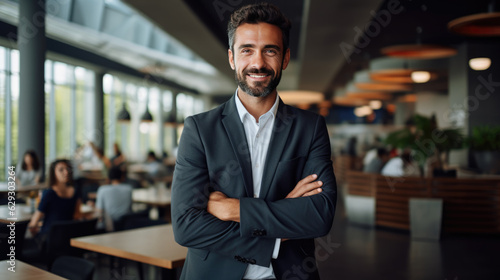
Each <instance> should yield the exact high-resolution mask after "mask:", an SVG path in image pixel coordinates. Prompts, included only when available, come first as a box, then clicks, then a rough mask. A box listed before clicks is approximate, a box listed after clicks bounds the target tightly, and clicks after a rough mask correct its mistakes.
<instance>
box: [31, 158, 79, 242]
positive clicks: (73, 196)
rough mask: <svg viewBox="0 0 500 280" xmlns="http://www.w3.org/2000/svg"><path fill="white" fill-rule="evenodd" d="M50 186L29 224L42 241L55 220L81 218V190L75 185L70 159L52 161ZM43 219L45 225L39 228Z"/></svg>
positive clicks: (33, 232)
mask: <svg viewBox="0 0 500 280" xmlns="http://www.w3.org/2000/svg"><path fill="white" fill-rule="evenodd" d="M48 187H49V188H48V189H47V190H45V191H44V192H43V194H42V198H41V200H40V204H39V205H38V210H37V211H36V212H35V214H34V215H33V217H32V218H31V221H30V223H29V225H28V228H29V230H30V232H31V233H32V234H33V235H34V236H38V237H39V238H40V239H41V240H42V241H43V240H44V239H45V235H46V234H47V233H48V231H49V228H50V226H51V225H52V223H53V222H55V221H69V220H72V219H77V218H80V205H81V200H80V195H79V192H78V191H77V189H76V188H75V187H74V186H73V170H72V167H71V163H70V161H69V160H66V159H59V160H56V161H54V162H52V164H51V165H50V168H49V180H48ZM42 219H43V225H42V227H41V228H39V227H38V224H39V222H40V221H41V220H42Z"/></svg>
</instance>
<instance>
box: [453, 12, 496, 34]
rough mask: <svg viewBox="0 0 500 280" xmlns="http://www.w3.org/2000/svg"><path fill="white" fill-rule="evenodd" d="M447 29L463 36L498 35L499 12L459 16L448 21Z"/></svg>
mask: <svg viewBox="0 0 500 280" xmlns="http://www.w3.org/2000/svg"><path fill="white" fill-rule="evenodd" d="M448 29H449V30H450V31H451V32H454V33H457V34H460V35H465V36H478V37H480V36H483V37H494V36H500V12H492V13H481V14H474V15H468V16H464V17H460V18H457V19H454V20H452V21H450V22H449V23H448Z"/></svg>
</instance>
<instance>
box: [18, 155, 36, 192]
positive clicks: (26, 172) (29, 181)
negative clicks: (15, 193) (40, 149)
mask: <svg viewBox="0 0 500 280" xmlns="http://www.w3.org/2000/svg"><path fill="white" fill-rule="evenodd" d="M41 178H42V167H41V166H40V161H39V160H38V157H37V155H36V153H35V151H33V150H27V151H26V152H25V153H24V155H23V159H22V162H20V163H19V164H18V166H17V168H16V179H17V180H18V185H20V186H33V185H36V184H38V183H40V179H41Z"/></svg>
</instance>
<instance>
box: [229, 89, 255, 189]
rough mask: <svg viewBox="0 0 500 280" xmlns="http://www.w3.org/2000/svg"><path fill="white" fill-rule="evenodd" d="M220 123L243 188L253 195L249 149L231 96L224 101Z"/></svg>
mask: <svg viewBox="0 0 500 280" xmlns="http://www.w3.org/2000/svg"><path fill="white" fill-rule="evenodd" d="M222 115H223V119H222V124H223V125H224V128H225V129H226V133H227V135H228V137H229V141H230V142H231V146H232V148H233V151H234V154H235V155H236V158H237V159H238V163H239V164H240V168H241V172H242V173H243V179H244V181H245V189H246V193H247V196H249V197H253V179H252V164H251V158H250V150H249V149H248V143H247V138H246V136H245V129H244V128H243V124H242V123H241V120H240V116H239V115H238V110H237V109H236V103H235V100H234V95H233V97H232V98H231V99H230V100H229V101H228V102H226V106H225V108H224V111H223V112H222Z"/></svg>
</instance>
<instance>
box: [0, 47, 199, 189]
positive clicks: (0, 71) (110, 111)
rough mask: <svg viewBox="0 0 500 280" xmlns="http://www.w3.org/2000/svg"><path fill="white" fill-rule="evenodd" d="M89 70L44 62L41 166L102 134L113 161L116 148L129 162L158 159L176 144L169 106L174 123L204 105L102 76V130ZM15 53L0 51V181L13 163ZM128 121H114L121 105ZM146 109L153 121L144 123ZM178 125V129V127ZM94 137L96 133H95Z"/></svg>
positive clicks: (130, 80) (188, 96)
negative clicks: (150, 154)
mask: <svg viewBox="0 0 500 280" xmlns="http://www.w3.org/2000/svg"><path fill="white" fill-rule="evenodd" d="M95 79H96V74H95V73H94V71H92V70H90V69H88V68H84V67H81V66H77V65H71V64H67V63H64V62H61V61H54V60H51V59H47V60H46V61H45V128H46V131H45V155H46V157H45V162H44V163H45V165H46V166H47V165H48V164H49V163H50V162H51V161H53V160H54V159H56V158H62V157H65V158H71V157H72V156H73V155H74V152H75V149H76V148H77V147H78V146H79V145H84V144H87V143H88V142H90V141H93V140H95V139H94V138H95V137H96V132H101V131H102V132H103V133H104V137H105V143H104V145H105V146H104V148H105V152H106V155H107V156H109V157H111V156H113V144H114V143H117V144H119V146H120V147H121V149H122V152H123V153H124V154H125V156H126V157H127V158H128V159H129V160H131V161H143V160H144V159H145V156H146V153H147V152H148V151H149V150H152V151H154V152H155V153H156V154H157V155H158V156H161V155H162V152H163V151H166V152H167V153H169V154H172V151H173V150H174V148H175V146H176V145H177V140H178V136H179V135H180V131H181V129H179V131H178V132H177V131H176V130H177V129H176V128H175V127H173V126H171V125H169V122H168V121H170V120H171V119H169V116H170V115H171V113H172V109H173V104H174V102H173V101H175V104H176V106H177V116H176V117H177V121H180V120H182V119H184V118H185V117H188V116H190V115H192V114H196V113H199V112H201V111H203V110H204V109H205V108H204V102H203V100H202V99H200V98H199V97H198V96H196V95H191V94H189V93H176V92H175V91H174V90H172V89H170V88H166V87H164V86H162V85H160V84H155V83H151V82H149V81H147V80H141V79H137V78H131V77H127V76H116V75H111V74H106V75H104V77H103V90H104V97H103V102H104V103H103V106H104V126H103V127H96V124H97V123H98V121H97V120H96V118H97V115H96V111H95V109H96V104H98V101H97V100H96V98H97V97H96V94H95ZM18 100H19V51H17V50H14V49H9V48H5V47H1V46H0V170H2V172H0V180H1V181H4V180H5V178H6V172H4V171H5V170H7V168H6V167H7V166H9V165H15V164H17V161H18V159H17V155H18V107H19V101H18ZM124 105H125V107H126V108H127V110H128V112H129V113H130V116H131V121H130V122H126V123H123V122H118V121H117V116H118V113H119V112H120V111H121V110H122V108H123V106H124ZM146 109H148V110H149V112H150V113H151V115H152V117H153V121H152V122H143V121H142V120H141V118H142V116H143V115H144V113H145V112H146ZM179 127H180V128H182V126H177V128H179ZM97 134H98V133H97Z"/></svg>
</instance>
